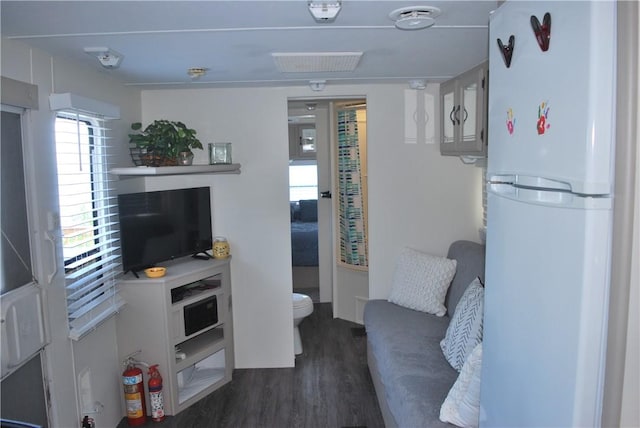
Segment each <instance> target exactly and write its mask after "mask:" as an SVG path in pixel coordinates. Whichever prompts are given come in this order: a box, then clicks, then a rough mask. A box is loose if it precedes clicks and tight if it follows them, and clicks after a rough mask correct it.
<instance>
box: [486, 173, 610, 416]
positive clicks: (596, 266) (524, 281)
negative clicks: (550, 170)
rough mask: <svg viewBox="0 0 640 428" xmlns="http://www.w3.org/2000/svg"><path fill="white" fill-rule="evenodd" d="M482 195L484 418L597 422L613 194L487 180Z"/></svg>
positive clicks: (600, 399)
mask: <svg viewBox="0 0 640 428" xmlns="http://www.w3.org/2000/svg"><path fill="white" fill-rule="evenodd" d="M488 203H489V207H488V214H489V220H488V221H489V223H488V225H487V233H488V236H487V266H486V275H485V290H486V292H485V319H484V334H483V343H484V344H483V361H482V386H481V387H482V390H481V397H482V402H481V406H482V408H483V409H484V412H483V413H484V416H482V418H483V419H484V420H483V421H481V424H482V423H484V424H486V425H487V426H597V425H598V421H600V417H599V413H600V411H601V405H602V387H603V380H604V364H603V363H604V358H603V355H604V354H603V353H604V344H605V342H606V336H605V334H606V321H605V320H606V316H607V315H606V314H607V307H608V275H609V265H608V263H609V256H608V254H609V253H608V251H609V248H610V227H611V206H610V204H611V201H610V200H609V199H607V198H581V197H576V196H574V195H571V194H569V193H566V192H545V191H540V190H528V189H514V188H512V187H511V186H507V185H499V184H494V185H492V186H491V190H490V193H489V201H488ZM540 409H544V411H542V412H541V411H540Z"/></svg>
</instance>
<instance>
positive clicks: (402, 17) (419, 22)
mask: <svg viewBox="0 0 640 428" xmlns="http://www.w3.org/2000/svg"><path fill="white" fill-rule="evenodd" d="M438 15H440V9H438V8H437V7H433V6H409V7H402V8H400V9H396V10H394V11H392V12H391V13H390V14H389V18H391V19H392V20H393V21H396V28H399V29H400V30H421V29H423V28H428V27H431V26H432V25H433V24H435V22H436V21H435V19H434V18H436V17H437V16H438Z"/></svg>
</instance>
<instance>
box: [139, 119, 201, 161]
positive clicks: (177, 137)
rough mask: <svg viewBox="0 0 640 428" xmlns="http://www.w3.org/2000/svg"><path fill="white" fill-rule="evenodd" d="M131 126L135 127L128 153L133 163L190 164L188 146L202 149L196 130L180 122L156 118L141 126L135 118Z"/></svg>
mask: <svg viewBox="0 0 640 428" xmlns="http://www.w3.org/2000/svg"><path fill="white" fill-rule="evenodd" d="M131 129H132V130H133V131H137V132H136V133H135V134H129V144H130V148H131V155H132V158H133V161H134V163H136V165H138V163H139V164H141V165H146V166H169V165H191V162H192V161H193V152H192V151H191V149H202V143H201V142H200V140H198V138H197V137H196V131H195V130H193V129H190V128H187V127H186V125H185V124H184V123H182V122H175V121H169V120H155V121H153V123H151V124H149V125H148V126H147V127H146V128H144V130H142V124H141V123H140V122H135V123H133V124H131ZM136 158H137V159H136Z"/></svg>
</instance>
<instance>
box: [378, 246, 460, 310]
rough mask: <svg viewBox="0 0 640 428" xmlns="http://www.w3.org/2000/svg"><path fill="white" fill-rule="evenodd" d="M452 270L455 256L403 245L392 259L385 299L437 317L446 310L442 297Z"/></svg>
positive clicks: (447, 286)
mask: <svg viewBox="0 0 640 428" xmlns="http://www.w3.org/2000/svg"><path fill="white" fill-rule="evenodd" d="M455 273H456V261H455V260H450V259H447V258H446V257H438V256H432V255H429V254H425V253H422V252H420V251H417V250H414V249H411V248H403V249H402V251H401V252H400V256H399V257H398V261H397V263H396V270H395V272H394V274H393V282H392V284H391V293H390V294H389V299H388V300H389V301H390V302H391V303H395V304H396V305H400V306H404V307H406V308H409V309H414V310H416V311H422V312H427V313H430V314H434V315H437V316H439V317H441V316H443V315H444V314H445V313H446V312H447V308H445V306H444V299H445V297H446V295H447V289H448V288H449V285H450V284H451V280H452V279H453V275H455Z"/></svg>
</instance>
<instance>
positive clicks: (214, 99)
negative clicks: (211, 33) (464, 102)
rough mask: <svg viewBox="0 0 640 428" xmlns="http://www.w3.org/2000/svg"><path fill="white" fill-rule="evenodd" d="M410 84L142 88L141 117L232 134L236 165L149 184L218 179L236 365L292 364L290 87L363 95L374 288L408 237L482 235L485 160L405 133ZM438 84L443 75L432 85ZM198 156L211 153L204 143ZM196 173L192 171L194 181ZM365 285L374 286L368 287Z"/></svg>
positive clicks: (438, 249)
mask: <svg viewBox="0 0 640 428" xmlns="http://www.w3.org/2000/svg"><path fill="white" fill-rule="evenodd" d="M404 89H406V86H405V85H397V84H389V85H345V86H335V85H334V86H332V85H327V88H326V89H325V91H323V92H321V93H317V92H312V91H311V90H310V89H309V88H307V87H281V88H248V89H203V88H198V89H178V90H145V91H143V93H142V117H143V125H146V124H148V123H150V122H151V121H153V120H154V119H169V120H182V121H183V122H185V124H186V125H187V126H189V127H191V128H194V129H196V130H197V132H198V136H199V137H200V139H201V141H202V142H203V143H204V144H205V145H206V143H209V142H215V141H230V142H231V143H232V144H233V161H234V162H239V163H241V164H242V174H241V175H239V176H219V175H218V176H203V177H200V178H194V177H188V176H175V177H171V178H165V179H160V178H155V179H148V180H147V186H148V188H150V186H153V187H154V188H155V187H156V186H160V187H161V186H163V185H164V186H170V187H187V186H190V185H192V184H193V183H194V182H197V183H205V184H206V183H208V184H210V185H211V186H212V188H213V191H212V193H213V205H214V211H213V217H214V218H213V223H214V234H219V235H223V236H226V237H227V238H228V239H229V242H230V245H231V252H232V254H233V261H232V264H231V271H232V274H231V276H232V286H233V304H234V323H235V324H234V335H235V345H236V365H237V367H240V368H246V367H288V366H292V365H293V344H292V341H293V339H292V335H293V326H292V315H291V311H292V309H291V294H290V293H291V290H292V285H291V262H290V239H289V237H290V231H289V205H288V142H287V141H288V129H287V100H288V99H289V98H305V97H308V98H320V97H326V98H340V97H347V96H359V97H364V98H366V99H367V122H368V147H369V153H368V155H369V165H368V166H369V248H370V287H369V295H370V296H371V297H378V298H385V297H386V296H387V294H388V290H389V281H390V279H391V276H392V272H393V267H394V263H395V256H396V254H397V253H398V251H399V250H400V249H401V248H402V247H403V246H404V245H410V246H413V247H415V248H418V249H422V250H425V251H429V252H432V253H434V254H446V252H447V248H448V246H449V244H450V243H451V242H452V241H454V240H456V239H469V240H475V241H477V240H478V239H479V237H478V229H479V227H480V223H481V201H480V197H481V195H480V182H481V174H480V172H481V170H480V169H479V168H474V167H470V166H466V165H463V164H462V163H461V162H460V161H459V160H458V159H457V158H446V157H442V156H440V153H439V149H438V146H437V145H424V144H422V145H407V144H404V143H403V132H404V131H403V127H404V116H403V108H404ZM428 90H429V91H431V92H432V93H437V90H438V86H437V85H430V86H429V88H428ZM194 163H207V154H206V150H205V151H202V152H198V153H196V157H195V160H194ZM194 180H196V181H194ZM364 297H366V296H364Z"/></svg>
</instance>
